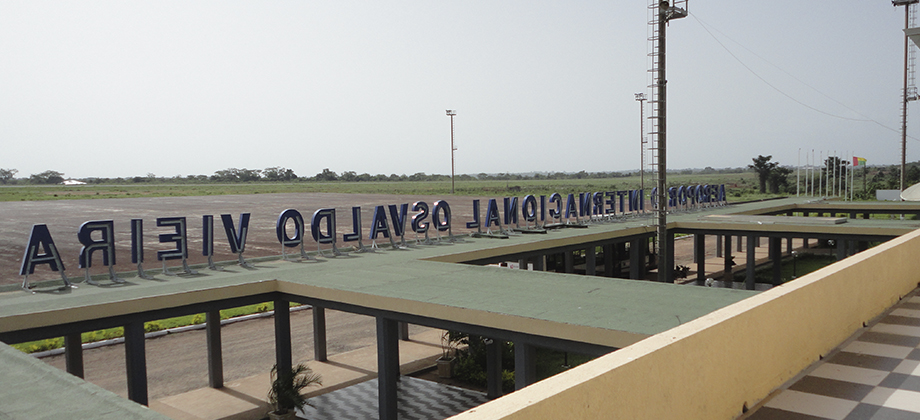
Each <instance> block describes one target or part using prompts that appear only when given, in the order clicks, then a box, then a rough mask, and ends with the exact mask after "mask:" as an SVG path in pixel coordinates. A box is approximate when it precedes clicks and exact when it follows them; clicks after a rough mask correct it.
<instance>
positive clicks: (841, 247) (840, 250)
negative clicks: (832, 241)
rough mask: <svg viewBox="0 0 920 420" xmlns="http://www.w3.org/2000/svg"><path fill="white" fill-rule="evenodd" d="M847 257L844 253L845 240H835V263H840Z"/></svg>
mask: <svg viewBox="0 0 920 420" xmlns="http://www.w3.org/2000/svg"><path fill="white" fill-rule="evenodd" d="M846 257H847V252H846V240H845V239H843V238H838V239H837V261H840V260H842V259H844V258H846Z"/></svg>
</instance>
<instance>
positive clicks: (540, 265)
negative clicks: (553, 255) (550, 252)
mask: <svg viewBox="0 0 920 420" xmlns="http://www.w3.org/2000/svg"><path fill="white" fill-rule="evenodd" d="M545 261H546V255H542V254H541V255H537V256H536V257H534V259H533V270H534V271H546V263H545Z"/></svg>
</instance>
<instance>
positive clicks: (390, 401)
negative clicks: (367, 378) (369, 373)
mask: <svg viewBox="0 0 920 420" xmlns="http://www.w3.org/2000/svg"><path fill="white" fill-rule="evenodd" d="M397 324H398V323H397V322H396V321H393V320H391V319H386V318H382V317H377V403H378V407H379V417H378V418H379V419H380V420H396V419H397V408H396V386H397V383H398V382H399V332H398V331H397V329H398V326H397Z"/></svg>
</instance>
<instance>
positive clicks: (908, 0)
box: [891, 0, 920, 191]
mask: <svg viewBox="0 0 920 420" xmlns="http://www.w3.org/2000/svg"><path fill="white" fill-rule="evenodd" d="M918 1H920V0H891V5H892V6H895V7H898V6H904V29H905V30H906V29H908V26H910V8H911V5H912V4H915V3H917V2H918ZM909 48H910V44H909V43H908V38H907V34H904V90H903V91H902V92H901V93H902V96H901V99H902V100H901V179H900V188H899V189H900V190H901V191H904V188H905V185H904V181H905V177H904V175H905V169H907V168H906V167H905V166H906V162H907V101H910V100H913V99H916V98H911V97H910V96H909V95H908V92H907V68H908V65H909V62H908V49H909Z"/></svg>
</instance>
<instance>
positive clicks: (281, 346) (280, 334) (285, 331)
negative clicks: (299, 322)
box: [274, 299, 293, 372]
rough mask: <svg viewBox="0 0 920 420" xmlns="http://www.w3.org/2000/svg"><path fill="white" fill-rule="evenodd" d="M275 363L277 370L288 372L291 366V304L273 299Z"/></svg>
mask: <svg viewBox="0 0 920 420" xmlns="http://www.w3.org/2000/svg"><path fill="white" fill-rule="evenodd" d="M274 318H275V364H276V365H278V371H279V372H290V371H291V367H292V366H293V356H292V352H291V304H290V302H288V301H286V300H283V299H276V300H275V316H274Z"/></svg>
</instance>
